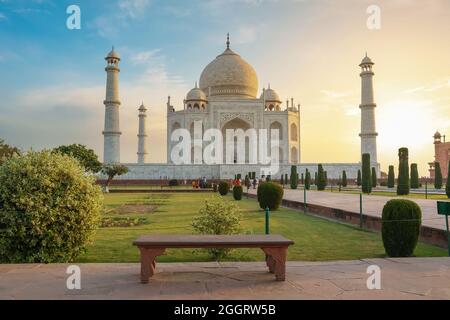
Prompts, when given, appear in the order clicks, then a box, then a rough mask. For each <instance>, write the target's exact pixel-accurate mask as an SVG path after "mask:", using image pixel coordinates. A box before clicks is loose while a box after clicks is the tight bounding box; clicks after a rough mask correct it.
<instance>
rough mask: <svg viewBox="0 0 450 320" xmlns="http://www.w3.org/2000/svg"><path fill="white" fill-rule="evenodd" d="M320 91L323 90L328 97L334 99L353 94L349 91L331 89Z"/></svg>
mask: <svg viewBox="0 0 450 320" xmlns="http://www.w3.org/2000/svg"><path fill="white" fill-rule="evenodd" d="M320 92H322V93H323V94H324V95H325V96H327V97H328V98H333V99H337V98H347V97H349V96H350V95H351V93H349V92H336V91H329V90H322V91H320Z"/></svg>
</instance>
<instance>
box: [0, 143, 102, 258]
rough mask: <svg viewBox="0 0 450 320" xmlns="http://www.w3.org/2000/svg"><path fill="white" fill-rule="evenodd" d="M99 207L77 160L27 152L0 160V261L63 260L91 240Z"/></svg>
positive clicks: (99, 198)
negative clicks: (3, 161)
mask: <svg viewBox="0 0 450 320" xmlns="http://www.w3.org/2000/svg"><path fill="white" fill-rule="evenodd" d="M102 208H103V196H102V193H101V190H100V187H99V186H97V185H96V184H95V178H94V177H93V176H89V175H86V174H85V171H84V168H82V167H81V166H80V164H79V162H78V161H76V160H75V159H73V158H72V157H68V156H66V155H62V154H58V153H52V152H50V151H42V152H32V151H31V152H28V153H27V154H26V155H24V156H20V157H14V158H12V159H10V160H9V161H7V162H5V163H4V164H3V165H2V166H0V230H1V232H0V263H2V262H3V263H56V262H61V263H66V262H71V261H73V260H74V259H75V258H76V257H77V256H79V255H80V254H81V253H83V252H84V249H85V248H86V245H88V244H89V243H91V242H92V240H93V236H94V233H95V230H96V229H97V227H98V225H99V222H100V219H101V216H100V215H101V210H102Z"/></svg>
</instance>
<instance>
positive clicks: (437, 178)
mask: <svg viewBox="0 0 450 320" xmlns="http://www.w3.org/2000/svg"><path fill="white" fill-rule="evenodd" d="M434 187H435V188H436V189H441V188H442V170H441V164H440V163H439V162H437V161H436V162H435V163H434Z"/></svg>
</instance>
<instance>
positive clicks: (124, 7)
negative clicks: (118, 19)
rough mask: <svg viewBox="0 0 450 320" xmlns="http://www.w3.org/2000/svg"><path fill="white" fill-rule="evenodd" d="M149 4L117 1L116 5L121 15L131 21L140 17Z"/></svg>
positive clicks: (140, 1)
mask: <svg viewBox="0 0 450 320" xmlns="http://www.w3.org/2000/svg"><path fill="white" fill-rule="evenodd" d="M150 4H151V1H150V0H119V1H118V3H117V5H118V7H119V9H120V11H121V12H122V14H123V15H125V16H126V17H129V18H132V19H136V18H139V17H141V16H142V14H143V12H144V10H145V9H146V8H147V7H148V6H149V5H150Z"/></svg>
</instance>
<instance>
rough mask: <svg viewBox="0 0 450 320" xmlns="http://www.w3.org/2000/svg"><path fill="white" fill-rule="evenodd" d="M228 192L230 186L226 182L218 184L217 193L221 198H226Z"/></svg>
mask: <svg viewBox="0 0 450 320" xmlns="http://www.w3.org/2000/svg"><path fill="white" fill-rule="evenodd" d="M228 191H230V185H229V184H228V182H226V181H221V182H220V183H219V193H220V195H221V196H226V195H227V194H228Z"/></svg>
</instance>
